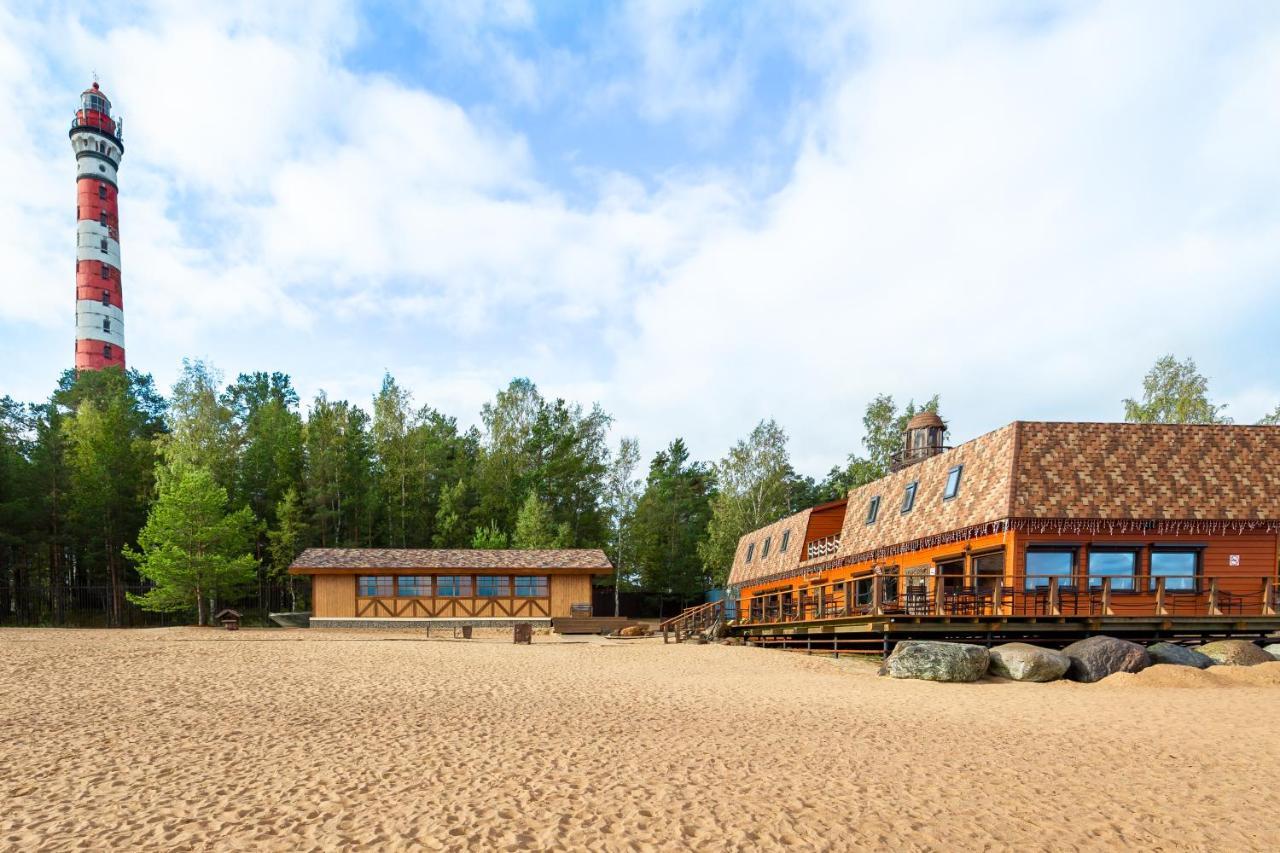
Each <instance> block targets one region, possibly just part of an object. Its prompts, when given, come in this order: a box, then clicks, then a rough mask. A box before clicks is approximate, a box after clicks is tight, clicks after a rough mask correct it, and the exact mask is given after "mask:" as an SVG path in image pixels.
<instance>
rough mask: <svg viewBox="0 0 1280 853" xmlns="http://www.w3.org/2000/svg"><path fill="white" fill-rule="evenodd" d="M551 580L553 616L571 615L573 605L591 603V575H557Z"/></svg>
mask: <svg viewBox="0 0 1280 853" xmlns="http://www.w3.org/2000/svg"><path fill="white" fill-rule="evenodd" d="M550 582H551V615H552V616H571V615H572V613H571V612H570V609H569V608H570V606H571V605H574V604H590V603H591V577H590V575H576V576H575V575H555V576H553V577H552V578H551V581H550Z"/></svg>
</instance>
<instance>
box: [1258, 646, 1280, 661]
mask: <svg viewBox="0 0 1280 853" xmlns="http://www.w3.org/2000/svg"><path fill="white" fill-rule="evenodd" d="M1262 650H1263V651H1264V652H1266V653H1267V654H1269V655H1271V656H1272V657H1273V658H1275V659H1276V660H1280V643H1272V644H1271V645H1269V646H1263V647H1262Z"/></svg>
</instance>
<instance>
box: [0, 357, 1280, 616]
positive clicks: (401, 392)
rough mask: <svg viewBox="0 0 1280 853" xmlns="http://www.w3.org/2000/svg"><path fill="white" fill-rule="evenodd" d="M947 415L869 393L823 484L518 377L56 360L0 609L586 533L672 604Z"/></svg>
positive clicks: (10, 527) (24, 419) (928, 405)
mask: <svg viewBox="0 0 1280 853" xmlns="http://www.w3.org/2000/svg"><path fill="white" fill-rule="evenodd" d="M1123 406H1124V414H1125V417H1126V418H1127V419H1129V420H1135V421H1149V422H1184V423H1185V422H1221V421H1226V420H1227V419H1228V418H1227V414H1226V413H1225V412H1224V407H1222V406H1221V405H1218V404H1215V403H1214V402H1213V401H1212V399H1211V398H1210V395H1209V389H1208V382H1207V380H1206V379H1205V377H1203V376H1202V375H1200V374H1199V372H1198V371H1197V369H1196V367H1195V364H1194V362H1192V361H1191V360H1190V359H1187V360H1185V361H1181V362H1180V361H1178V360H1176V359H1175V358H1174V357H1173V356H1167V357H1165V358H1162V359H1160V360H1159V361H1157V362H1156V364H1155V366H1154V367H1153V368H1152V370H1151V372H1150V373H1148V375H1147V376H1146V378H1145V379H1144V380H1143V382H1142V391H1141V394H1140V395H1139V397H1138V398H1137V399H1133V400H1125V401H1123ZM938 408H939V399H938V397H937V396H936V395H935V396H933V397H931V398H928V399H926V400H925V401H924V402H922V403H920V404H917V403H916V402H915V401H908V402H907V403H906V404H905V405H902V406H899V405H898V404H897V402H896V401H895V400H894V398H893V396H891V395H888V394H882V395H880V396H877V397H875V398H874V399H872V400H871V401H869V402H868V403H867V404H866V408H865V413H864V417H863V426H864V438H863V440H862V446H861V447H859V448H857V449H856V450H854V451H853V452H851V453H850V454H849V455H848V457H847V458H846V459H844V460H841V461H840V462H839V463H838V464H836V465H833V466H832V468H831V469H830V471H829V472H828V473H827V475H826V476H825V477H823V478H822V479H821V480H815V479H814V478H812V477H808V476H802V475H800V474H798V473H797V472H796V471H795V470H794V469H793V468H792V466H791V463H790V460H789V456H788V447H787V436H786V434H785V432H784V431H783V430H782V429H781V428H780V427H779V425H778V424H777V423H776V422H775V421H773V420H765V421H762V422H760V423H758V424H756V425H755V426H754V427H752V428H750V429H749V430H747V429H744V433H745V434H744V435H743V437H742V438H741V439H740V440H739V441H737V442H736V443H735V444H733V446H732V447H730V448H728V449H727V451H726V452H725V454H724V455H723V457H721V458H719V459H715V460H698V459H693V458H691V456H690V453H689V450H688V448H687V447H686V445H685V443H684V441H683V440H682V439H681V438H680V437H679V436H678V435H672V436H670V438H669V440H668V442H667V444H666V445H665V446H662V447H654V448H641V447H639V445H638V443H637V441H636V440H635V439H634V438H631V437H627V436H616V435H615V432H616V430H614V428H613V419H612V417H611V416H610V415H609V413H608V412H606V411H604V410H603V409H601V407H600V406H598V405H590V406H587V405H584V404H582V403H577V402H571V401H566V400H563V399H549V398H547V397H546V396H544V395H543V394H542V393H541V392H540V391H539V389H538V388H537V386H536V385H535V384H534V383H533V382H531V381H530V380H528V379H523V378H519V379H514V380H512V381H511V383H510V384H509V385H507V387H506V388H503V389H501V390H499V391H497V393H496V394H495V395H494V397H493V399H492V400H490V401H489V402H487V403H485V404H484V406H483V407H482V408H481V411H480V412H479V421H478V424H477V426H474V427H465V428H464V427H460V426H459V424H458V420H457V419H456V418H455V417H454V416H453V415H450V414H447V413H444V412H441V411H439V410H437V409H435V408H433V407H431V406H430V405H420V404H418V403H417V402H416V401H415V399H414V397H413V395H412V393H411V390H410V389H407V388H405V387H403V386H401V385H400V384H399V383H397V382H396V380H395V379H394V378H393V377H392V376H390V375H387V376H385V377H384V379H383V382H382V387H381V389H380V391H379V392H378V393H377V395H375V396H374V397H373V399H372V400H369V401H362V402H353V401H348V400H332V399H330V398H329V397H328V396H327V395H326V394H324V393H323V392H321V393H320V394H318V395H317V396H316V397H315V399H313V400H311V401H310V403H309V405H308V406H306V407H305V409H304V407H303V406H302V405H301V401H300V400H299V397H298V394H297V392H296V391H295V390H294V387H293V384H292V381H291V379H290V377H289V376H288V375H286V374H283V373H264V372H259V373H249V374H241V375H239V376H238V377H236V379H235V380H234V381H232V382H226V381H224V378H223V376H222V375H221V374H220V373H219V371H218V370H217V369H216V368H214V367H213V366H212V365H209V364H206V363H204V362H201V361H186V362H184V363H183V368H182V371H181V373H180V375H179V379H178V381H177V382H176V383H175V384H174V386H173V388H172V389H170V390H169V391H168V393H167V394H165V393H162V392H161V391H160V390H159V389H158V388H156V386H155V383H154V381H153V380H152V378H151V376H150V375H147V374H143V373H139V372H137V371H136V370H130V371H128V372H127V373H126V372H122V371H120V370H117V369H108V370H102V371H96V372H85V373H81V374H80V375H78V376H77V375H76V374H75V373H74V372H72V371H68V372H67V373H65V374H64V375H63V376H62V378H61V380H60V382H59V383H58V386H57V388H56V389H54V391H53V393H52V395H51V396H50V398H49V399H48V400H47V401H44V402H39V403H24V402H19V401H15V400H13V399H11V398H9V397H3V398H0V622H6V621H9V622H15V621H16V622H19V623H26V624H41V623H50V624H108V625H119V624H134V620H133V618H132V615H133V614H137V613H139V612H143V611H146V612H158V613H168V614H171V617H172V619H173V620H174V621H179V622H181V621H193V620H196V619H198V620H200V621H201V622H203V621H205V620H206V619H207V617H208V616H209V615H210V614H211V613H212V611H213V607H214V606H224V605H228V604H234V605H236V606H238V607H240V608H242V609H249V610H256V611H258V612H259V613H265V612H266V611H267V610H282V609H289V610H303V609H306V607H307V605H308V602H307V601H306V595H307V589H306V586H307V585H306V582H305V581H302V582H299V583H294V582H293V581H291V579H290V577H289V575H288V574H287V572H286V569H287V568H288V565H289V563H290V562H291V561H292V560H293V558H294V557H295V556H296V555H297V554H298V553H299V552H300V551H301V550H302V549H303V548H306V547H310V546H323V547H383V548H406V547H407V548H468V547H474V548H507V547H510V548H596V547H599V548H603V549H604V550H605V551H606V552H607V554H608V555H609V558H610V559H611V561H612V562H613V564H614V566H615V567H616V572H615V575H614V577H613V578H609V579H605V583H606V584H607V585H608V586H611V587H614V588H615V589H616V590H618V591H619V592H621V593H630V594H632V596H633V597H632V599H630V600H632V601H635V600H637V599H636V598H635V597H634V596H635V594H637V593H639V594H642V596H641V598H640V599H639V600H641V601H643V600H645V599H644V596H646V595H647V596H648V597H649V598H650V599H651V600H652V604H651V605H650V606H651V607H653V608H661V607H667V608H668V609H669V608H670V607H672V606H679V605H681V604H685V603H693V602H696V601H700V600H701V599H702V597H703V596H704V594H705V593H706V591H707V590H709V589H711V588H714V587H719V586H722V585H723V584H724V582H725V579H726V576H727V573H728V569H729V566H730V564H731V563H732V559H733V552H734V549H735V547H736V544H737V541H738V539H739V537H740V536H741V535H742V534H744V533H746V532H748V531H750V530H753V529H755V528H757V527H760V526H762V525H764V524H767V523H769V522H772V521H774V520H776V519H777V518H779V517H782V516H784V515H786V514H788V513H791V512H795V511H797V510H800V509H802V508H804V507H808V506H812V505H814V504H817V503H821V502H823V501H826V500H832V499H835V498H838V497H842V496H843V495H844V494H845V493H846V492H847V491H848V490H849V489H850V488H852V487H854V486H857V485H860V484H862V483H866V482H869V481H871V480H874V479H876V478H878V477H880V476H883V475H884V474H885V473H886V472H887V471H888V466H889V461H890V459H891V457H892V455H893V454H894V452H895V451H897V450H898V449H899V445H900V442H901V436H902V432H903V428H904V426H905V423H906V421H907V420H908V419H909V418H910V417H911V416H912V415H913V414H915V413H917V412H918V411H921V410H930V411H938ZM944 414H945V413H944ZM1265 422H1269V423H1277V422H1280V407H1277V411H1276V412H1274V413H1273V414H1272V415H1270V416H1269V417H1268V418H1266V419H1265ZM970 437H972V436H965V437H964V438H970ZM615 600H617V599H616V598H615ZM655 612H656V610H655Z"/></svg>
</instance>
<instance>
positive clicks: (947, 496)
mask: <svg viewBox="0 0 1280 853" xmlns="http://www.w3.org/2000/svg"><path fill="white" fill-rule="evenodd" d="M963 471H964V466H963V465H956V466H955V467H954V468H952V469H951V470H950V471H948V472H947V487H946V488H945V489H943V490H942V499H943V500H944V501H949V500H951V499H952V498H954V497H955V496H956V495H958V494H959V493H960V474H961V472H963Z"/></svg>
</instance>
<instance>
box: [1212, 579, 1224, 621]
mask: <svg viewBox="0 0 1280 853" xmlns="http://www.w3.org/2000/svg"><path fill="white" fill-rule="evenodd" d="M1209 615H1210V616H1221V615H1222V611H1221V610H1219V609H1218V578H1217V576H1216V575H1215V576H1214V577H1211V578H1209Z"/></svg>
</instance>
